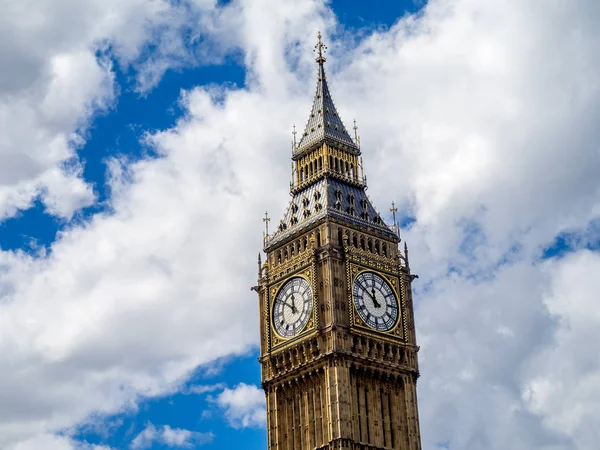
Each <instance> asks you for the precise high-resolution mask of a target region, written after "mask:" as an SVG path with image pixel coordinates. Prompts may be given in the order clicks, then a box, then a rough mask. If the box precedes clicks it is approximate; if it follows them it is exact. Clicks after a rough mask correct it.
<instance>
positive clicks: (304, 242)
mask: <svg viewBox="0 0 600 450" xmlns="http://www.w3.org/2000/svg"><path fill="white" fill-rule="evenodd" d="M302 245H303V247H304V250H306V247H308V238H307V237H306V236H304V241H303V242H302Z"/></svg>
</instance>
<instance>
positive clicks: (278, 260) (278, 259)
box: [277, 250, 281, 264]
mask: <svg viewBox="0 0 600 450" xmlns="http://www.w3.org/2000/svg"><path fill="white" fill-rule="evenodd" d="M277 264H281V250H279V251H278V252H277Z"/></svg>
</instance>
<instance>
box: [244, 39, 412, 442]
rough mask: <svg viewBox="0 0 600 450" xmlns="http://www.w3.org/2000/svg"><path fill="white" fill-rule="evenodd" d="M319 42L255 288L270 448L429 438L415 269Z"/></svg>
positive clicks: (407, 440) (260, 359)
mask: <svg viewBox="0 0 600 450" xmlns="http://www.w3.org/2000/svg"><path fill="white" fill-rule="evenodd" d="M317 47H318V53H317V54H318V58H317V62H318V63H319V79H318V83H317V94H316V95H315V100H314V105H313V111H312V113H311V117H310V118H309V122H308V125H307V128H306V130H305V132H304V134H303V135H302V137H301V139H300V142H299V144H298V146H297V147H295V149H294V153H293V155H294V156H293V164H294V166H293V170H294V171H293V176H294V180H293V183H292V188H291V191H292V194H293V199H292V201H291V203H290V207H289V209H288V211H287V212H286V216H285V218H284V220H282V221H281V222H280V228H279V231H278V232H276V233H274V234H273V235H272V236H267V239H266V241H265V251H266V252H267V257H266V259H265V264H264V266H262V269H259V270H258V273H259V282H258V286H255V287H254V288H253V289H254V290H256V291H257V292H258V295H259V306H260V327H261V331H260V336H261V346H260V348H261V356H260V358H259V361H260V364H261V368H262V386H263V388H264V390H265V393H266V404H267V435H268V446H269V450H292V449H293V450H315V449H319V450H333V449H339V450H409V449H410V450H420V448H421V443H420V431H419V420H418V409H417V401H416V380H417V378H418V376H419V367H418V359H417V352H418V350H419V348H418V346H417V345H416V340H415V330H414V311H413V303H412V291H411V282H412V281H413V280H414V278H415V276H414V275H412V274H411V273H410V268H409V266H408V250H407V249H406V247H405V248H404V256H403V255H402V253H401V252H400V251H399V249H398V243H399V238H398V235H397V234H396V233H395V231H394V230H392V229H390V228H389V227H388V226H387V225H385V223H384V222H383V220H382V219H381V217H380V216H379V214H378V213H376V211H375V210H374V207H373V206H372V204H371V202H370V200H369V199H368V196H367V195H366V192H365V186H366V179H365V178H364V175H363V173H362V159H361V158H360V155H361V150H360V146H359V145H358V142H357V140H356V141H355V140H353V139H352V138H350V136H349V135H348V134H347V132H346V130H345V129H344V128H343V124H342V123H341V120H339V118H338V117H337V112H336V111H335V107H334V106H333V102H332V101H331V98H330V94H329V88H328V86H327V83H326V79H325V72H324V69H323V63H324V61H325V58H324V56H323V55H324V54H323V51H324V47H323V46H322V45H321V43H320V44H318V46H317ZM333 117H336V119H335V120H334V119H333ZM327 118H329V120H327ZM327 123H329V124H330V125H331V127H329V125H327ZM319 125H320V126H319ZM328 127H329V128H328ZM335 127H337V129H336V128H335ZM260 261H261V260H260V258H259V265H260ZM294 280H296V281H294ZM361 280H362V281H361ZM363 281H364V283H365V284H361V283H363ZM286 283H287V284H286ZM294 283H296V284H294ZM299 286H303V287H302V289H301V288H300V287H299ZM307 286H310V289H309V288H308V287H307ZM361 289H362V290H361ZM309 291H311V301H312V303H310V302H309V301H308V300H307V299H306V295H308V294H306V293H307V292H309ZM309 304H310V305H312V309H310V311H309V312H306V309H307V308H308V306H306V305H309ZM276 308H280V309H279V310H277V313H275V311H276ZM303 308H304V309H303ZM305 314H306V315H305ZM299 324H301V325H299ZM284 327H285V328H284ZM290 327H291V328H290Z"/></svg>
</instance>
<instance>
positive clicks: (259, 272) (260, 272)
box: [258, 252, 262, 279]
mask: <svg viewBox="0 0 600 450" xmlns="http://www.w3.org/2000/svg"><path fill="white" fill-rule="evenodd" d="M261 277H262V261H261V260H260V252H258V278H259V279H260V278H261Z"/></svg>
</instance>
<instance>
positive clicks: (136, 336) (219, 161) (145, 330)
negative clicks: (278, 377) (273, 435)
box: [0, 0, 600, 450]
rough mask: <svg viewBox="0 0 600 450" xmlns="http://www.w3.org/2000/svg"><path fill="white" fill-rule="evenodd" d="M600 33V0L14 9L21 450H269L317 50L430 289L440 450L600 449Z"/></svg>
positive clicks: (6, 293) (431, 420)
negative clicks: (273, 245)
mask: <svg viewBox="0 0 600 450" xmlns="http://www.w3.org/2000/svg"><path fill="white" fill-rule="evenodd" d="M367 3H368V5H367ZM599 22H600V2H598V1H597V0H551V1H550V0H485V1H484V0H430V1H429V2H425V1H412V0H405V1H383V0H371V1H370V2H362V1H359V0H356V1H350V0H336V1H330V2H322V1H317V0H302V1H299V0H278V1H276V2H275V1H271V0H231V1H217V0H177V1H176V0H87V1H85V2H84V1H80V0H3V1H0V67H1V68H2V69H1V70H0V448H2V449H7V450H29V449H35V450H37V449H49V450H63V449H65V450H66V449H85V450H89V449H95V450H107V449H177V448H203V449H207V450H210V449H234V448H244V449H249V450H253V449H263V450H264V449H265V448H266V437H265V430H264V426H263V422H264V408H263V402H264V396H263V394H262V392H261V391H260V390H259V388H258V383H259V379H260V376H259V366H258V363H257V361H256V357H257V348H256V346H257V341H258V321H257V318H258V312H257V306H258V305H257V299H256V295H255V293H253V292H251V291H250V290H249V287H250V286H251V285H252V284H253V283H254V282H255V278H256V256H257V253H258V251H259V250H260V248H261V243H262V230H263V223H262V221H261V218H262V216H263V214H264V211H265V210H268V211H269V212H270V213H271V216H272V217H274V218H275V220H278V218H279V217H280V216H281V215H282V214H283V211H284V208H285V206H286V204H287V202H288V199H289V197H288V187H289V172H290V169H289V167H290V159H289V158H290V152H291V146H290V141H291V130H292V125H293V124H297V125H298V126H299V127H300V128H302V126H303V125H304V123H305V121H306V120H307V117H308V113H309V110H310V106H311V101H312V95H313V92H314V86H315V82H316V65H315V62H314V59H313V58H314V56H313V53H312V48H313V45H314V43H315V36H316V33H317V31H318V30H321V32H322V33H323V34H324V37H325V40H326V43H327V45H328V47H329V51H328V55H327V57H328V61H327V64H326V70H327V71H328V78H329V81H330V89H331V91H332V95H333V98H334V100H335V102H336V105H337V107H338V110H339V112H340V114H341V117H342V118H343V120H344V121H345V123H346V125H347V126H351V124H352V120H353V119H354V118H356V120H357V123H358V126H359V133H360V135H361V143H362V151H363V155H364V160H365V172H366V174H367V176H368V178H369V180H370V183H369V191H368V192H369V195H370V197H371V199H372V200H373V201H374V203H375V205H377V207H378V208H379V210H380V211H381V212H382V214H384V215H385V216H386V219H387V220H390V217H389V213H388V212H387V211H388V209H389V204H390V202H391V201H395V202H396V203H397V204H398V205H399V209H400V214H401V219H402V226H403V230H402V235H403V238H404V240H405V241H406V242H407V243H408V245H409V249H410V254H411V267H412V268H413V270H414V271H415V272H416V273H418V274H419V276H420V278H419V279H418V280H416V282H415V284H414V288H415V301H416V319H417V333H418V341H419V344H420V345H421V351H420V362H421V374H422V375H421V378H420V379H419V385H418V389H419V391H418V393H419V407H420V418H421V431H422V441H423V447H424V449H426V450H433V449H446V450H450V449H451V450H457V449H469V450H478V449H485V450H487V449H490V450H491V449H497V450H505V449H508V448H510V449H514V450H530V449H548V450H549V449H552V450H563V449H564V450H574V449H578V450H585V449H595V448H597V443H598V442H600V427H598V417H599V416H600V358H599V357H598V355H599V354H600V312H599V311H600V307H599V306H600V294H599V291H600V58H599V55H600V27H598V23H599Z"/></svg>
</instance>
